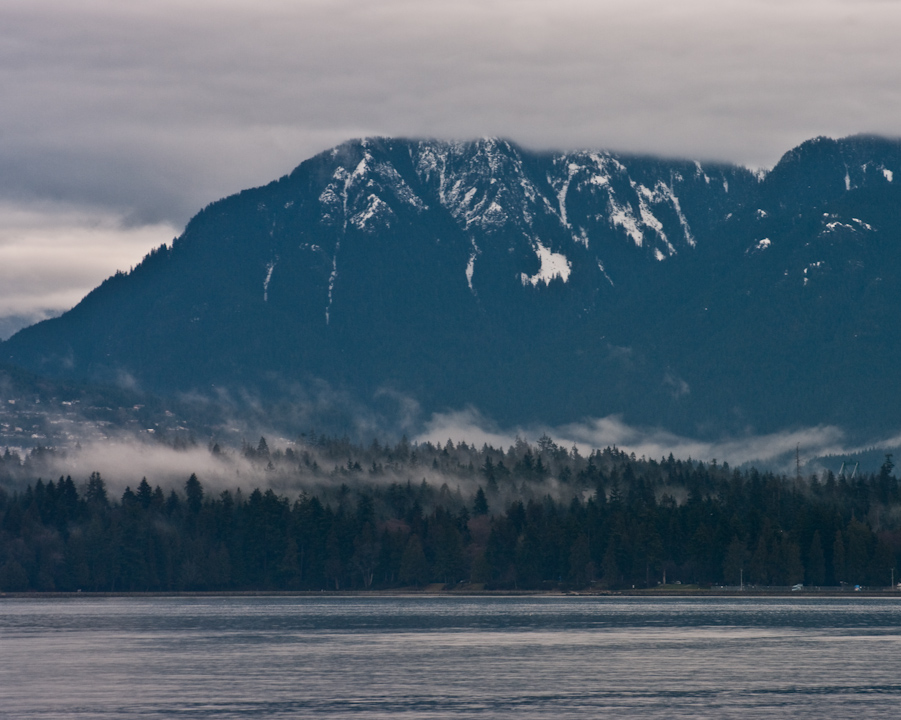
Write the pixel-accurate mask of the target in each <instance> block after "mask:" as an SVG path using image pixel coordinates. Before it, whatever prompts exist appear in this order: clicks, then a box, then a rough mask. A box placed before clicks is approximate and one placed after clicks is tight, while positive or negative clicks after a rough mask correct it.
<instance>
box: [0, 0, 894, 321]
mask: <svg viewBox="0 0 901 720" xmlns="http://www.w3.org/2000/svg"><path fill="white" fill-rule="evenodd" d="M0 100H2V101H0V337H2V336H3V335H4V334H5V332H4V328H6V329H7V330H6V331H7V332H8V330H9V328H11V327H12V325H11V324H10V323H11V322H12V321H9V320H7V321H6V323H7V324H6V325H4V324H3V323H4V321H3V320H2V319H3V318H4V317H7V318H8V317H9V316H13V315H15V316H20V317H24V318H34V317H39V316H40V315H41V313H42V312H44V311H47V310H49V311H59V310H62V309H65V308H68V307H70V306H71V305H72V304H74V303H75V302H77V300H78V299H79V298H80V297H81V296H83V295H84V294H85V293H86V292H87V291H88V290H90V289H91V287H93V286H94V285H96V284H97V283H99V282H100V281H101V280H102V279H103V278H104V277H106V276H107V275H109V274H111V273H112V272H114V271H115V270H116V269H126V270H127V269H128V267H129V266H130V265H132V264H134V263H135V262H137V261H138V260H139V259H140V258H141V256H143V255H144V254H145V253H146V252H147V251H148V250H149V249H150V248H151V247H152V246H155V245H158V244H160V243H162V242H169V241H171V240H172V238H173V236H175V235H177V234H178V233H179V232H180V231H181V228H182V227H183V226H184V224H185V222H186V221H187V220H188V219H189V218H190V216H191V215H193V214H194V213H195V212H196V211H197V210H199V209H200V208H201V207H203V206H204V205H206V204H207V203H209V202H211V201H213V200H216V199H218V198H220V197H222V196H224V195H226V194H230V193H233V192H236V191H238V190H241V189H243V188H246V187H250V186H254V185H259V184H262V183H265V182H267V181H269V180H272V179H275V178H277V177H279V176H281V175H283V174H285V173H286V172H289V171H290V170H291V169H292V168H294V167H295V166H296V165H298V164H299V163H300V162H301V161H302V160H304V159H305V158H307V157H309V156H311V155H313V154H315V153H317V152H319V151H321V150H324V149H327V148H329V147H331V146H333V145H335V144H337V143H339V142H342V141H343V140H346V139H349V138H352V137H359V136H364V135H373V134H378V135H394V136H411V135H412V136H429V137H441V138H458V139H468V138H474V137H478V136H484V135H499V136H504V137H507V138H510V139H512V140H514V141H516V142H518V143H520V144H522V145H525V146H527V147H532V148H543V149H557V148H559V149H566V148H576V147H592V148H607V149H613V150H623V151H637V152H648V153H660V154H665V155H670V156H685V157H691V158H697V159H720V160H731V161H735V162H739V163H743V164H747V165H751V166H755V167H769V166H772V165H773V164H774V163H775V162H776V161H777V160H778V159H779V157H780V155H781V154H782V153H783V152H785V151H786V150H788V149H790V148H791V147H793V146H794V145H797V144H798V143H799V142H801V141H803V140H805V139H807V138H809V137H812V136H815V135H823V134H825V135H830V136H833V137H838V136H843V135H848V134H852V133H858V132H875V133H881V134H886V135H891V136H901V2H898V1H896V0H778V1H777V0H773V1H771V0H683V1H682V2H678V3H677V2H671V0H622V1H621V0H552V1H540V2H539V1H538V0H494V1H492V0H478V1H477V2H470V1H469V0H454V2H449V1H446V0H442V1H441V2H429V1H428V0H291V1H285V2H281V1H276V0H255V2H253V3H251V2H249V1H243V0H231V1H229V0H193V1H192V2H191V3H185V2H183V0H179V2H174V1H169V0H152V1H146V2H145V1H142V0H129V1H128V2H122V0H80V1H79V2H77V3H75V2H71V0H25V1H21V0H4V2H3V4H2V7H0Z"/></svg>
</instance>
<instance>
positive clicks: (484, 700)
mask: <svg viewBox="0 0 901 720" xmlns="http://www.w3.org/2000/svg"><path fill="white" fill-rule="evenodd" d="M320 716H322V717H333V718H389V717H390V718H411V719H412V718H445V717H453V718H475V717H478V718H508V717H509V718H512V717H516V718H548V717H550V718H554V720H559V719H562V718H589V717H618V718H619V717H625V718H630V717H642V718H683V717H684V718H688V717H692V718H698V717H700V718H707V717H710V718H763V717H766V718H770V717H795V718H799V717H800V718H825V717H829V718H843V717H847V718H850V717H866V718H880V717H885V718H898V717H901V599H898V600H895V599H868V598H848V599H844V598H842V599H825V598H824V599H812V598H786V599H740V598H739V599H729V598H724V599H721V598H697V599H688V600H686V599H677V598H660V599H648V600H646V599H634V598H576V597H572V598H500V597H490V598H456V597H434V598H409V597H395V598H385V597H381V598H359V597H346V598H345V597H335V598H321V599H320V598H285V597H278V598H235V597H222V598H166V599H136V598H113V599H90V598H85V599H53V600H35V599H23V600H20V599H0V717H4V718H6V717H9V718H23V719H27V718H126V719H128V718H270V717H277V718H281V717H320Z"/></svg>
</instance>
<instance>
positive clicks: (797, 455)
mask: <svg viewBox="0 0 901 720" xmlns="http://www.w3.org/2000/svg"><path fill="white" fill-rule="evenodd" d="M795 473H796V477H797V480H798V482H801V443H798V444H797V446H796V447H795Z"/></svg>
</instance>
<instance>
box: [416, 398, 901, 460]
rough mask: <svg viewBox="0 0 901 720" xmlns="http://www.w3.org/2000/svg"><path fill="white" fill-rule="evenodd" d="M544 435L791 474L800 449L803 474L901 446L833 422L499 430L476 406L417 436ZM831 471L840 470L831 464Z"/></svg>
mask: <svg viewBox="0 0 901 720" xmlns="http://www.w3.org/2000/svg"><path fill="white" fill-rule="evenodd" d="M542 435H547V436H548V437H550V438H551V439H552V440H554V442H556V443H557V444H558V445H562V446H565V447H569V446H571V445H575V446H576V447H578V448H579V451H580V452H582V453H583V454H584V453H587V452H589V451H590V450H592V449H594V448H605V447H614V446H615V447H617V448H619V449H620V450H623V451H625V452H627V453H635V455H636V456H637V457H642V456H644V457H647V458H656V459H659V458H665V457H667V456H669V455H670V454H671V453H672V455H673V456H674V457H676V458H679V459H682V460H686V459H689V458H691V459H692V460H701V461H704V462H711V461H713V460H716V461H717V462H728V463H729V464H730V465H732V466H743V465H757V466H759V467H765V468H769V469H773V470H776V471H780V472H793V471H794V468H795V453H796V452H798V453H799V455H800V459H801V462H802V465H803V467H804V469H805V472H817V471H819V470H820V469H826V468H825V467H824V465H823V462H822V461H821V458H824V457H827V456H845V455H854V454H858V453H863V452H866V451H871V450H879V449H884V450H887V451H891V450H893V449H895V448H899V447H901V433H899V434H895V435H891V436H887V437H883V438H877V439H873V440H872V441H870V442H866V443H854V442H851V441H849V439H848V437H847V434H846V432H845V431H844V430H842V429H841V428H839V427H836V426H834V425H821V426H817V427H810V428H800V429H795V430H787V431H784V432H778V433H769V434H766V435H746V436H738V437H724V438H720V439H717V440H699V439H696V438H691V437H687V436H684V435H679V434H677V433H674V432H671V431H669V430H665V429H663V428H642V427H635V426H632V425H628V424H627V423H625V422H623V420H622V418H620V417H619V416H615V415H613V416H608V417H604V418H592V419H588V420H585V421H583V422H580V423H569V424H566V425H561V426H558V427H551V426H543V425H532V426H524V427H517V428H500V427H499V426H498V425H496V424H495V423H493V422H492V421H491V420H489V419H488V418H485V417H484V416H482V415H481V414H480V413H478V412H477V411H475V410H471V409H470V410H462V411H457V412H451V413H443V414H436V415H434V416H432V418H431V420H429V422H428V423H427V424H426V428H425V430H424V431H423V432H422V433H421V434H420V435H418V436H417V437H416V438H415V440H416V441H419V442H423V441H426V440H428V441H431V442H444V441H446V440H447V439H448V438H454V439H455V440H456V439H458V438H459V439H465V440H466V441H467V442H475V443H476V444H479V445H481V443H483V442H485V443H488V444H489V445H494V446H495V447H505V446H509V445H511V444H513V443H515V442H516V439H517V438H522V439H523V440H526V441H528V442H534V441H536V440H537V439H538V438H540V437H541V436H542ZM829 469H832V470H833V471H835V470H837V469H838V468H829Z"/></svg>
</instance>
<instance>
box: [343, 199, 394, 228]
mask: <svg viewBox="0 0 901 720" xmlns="http://www.w3.org/2000/svg"><path fill="white" fill-rule="evenodd" d="M393 217H395V215H394V211H392V210H391V208H390V207H388V203H386V202H385V201H384V200H382V199H381V198H380V197H379V196H378V195H375V194H370V195H369V197H367V198H366V207H364V208H363V209H362V210H361V211H360V212H358V213H356V214H355V215H353V216H352V217H351V218H350V220H349V222H350V224H351V225H353V226H354V227H356V228H357V229H358V230H364V231H368V232H374V231H375V230H376V229H377V228H389V227H391V218H393Z"/></svg>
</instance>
